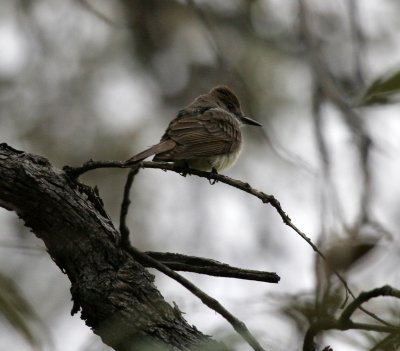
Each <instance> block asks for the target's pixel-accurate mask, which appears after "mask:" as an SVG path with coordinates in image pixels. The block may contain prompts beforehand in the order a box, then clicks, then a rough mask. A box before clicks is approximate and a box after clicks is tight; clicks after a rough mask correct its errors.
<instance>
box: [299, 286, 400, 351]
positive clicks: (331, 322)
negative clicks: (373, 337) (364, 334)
mask: <svg viewBox="0 0 400 351" xmlns="http://www.w3.org/2000/svg"><path fill="white" fill-rule="evenodd" d="M378 296H393V297H396V298H399V299H400V291H399V290H397V289H394V288H392V287H391V286H389V285H385V286H383V287H381V288H377V289H373V290H370V291H366V292H362V293H360V295H359V296H358V297H357V298H355V299H354V301H352V303H350V304H349V305H348V306H347V307H346V308H345V310H344V311H343V312H342V314H341V316H340V317H339V319H334V318H330V317H328V318H323V319H318V320H316V321H315V322H314V323H312V324H311V325H310V327H309V328H308V330H307V332H306V335H305V337H304V343H303V351H314V350H315V344H314V337H315V336H316V335H317V334H318V333H319V332H321V331H323V330H333V329H335V330H349V329H358V330H368V331H376V332H383V333H399V332H400V327H398V326H391V325H376V324H367V323H355V322H353V321H351V320H350V317H351V315H352V314H353V313H354V311H355V310H356V309H357V308H361V305H362V304H363V303H364V302H367V301H368V300H370V299H372V298H374V297H378Z"/></svg>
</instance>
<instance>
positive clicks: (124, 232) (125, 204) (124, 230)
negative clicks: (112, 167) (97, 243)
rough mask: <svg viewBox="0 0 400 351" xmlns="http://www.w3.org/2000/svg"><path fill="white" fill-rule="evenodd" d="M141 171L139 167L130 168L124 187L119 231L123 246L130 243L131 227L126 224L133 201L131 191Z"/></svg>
mask: <svg viewBox="0 0 400 351" xmlns="http://www.w3.org/2000/svg"><path fill="white" fill-rule="evenodd" d="M138 172H139V167H132V168H131V169H130V170H129V173H128V177H127V178H126V183H125V187H124V197H123V200H122V204H121V213H120V218H119V231H120V233H121V244H122V246H127V245H129V243H130V241H129V228H128V226H127V225H126V216H127V214H128V208H129V205H130V203H131V201H130V200H129V191H130V189H131V186H132V183H133V180H134V179H135V176H136V174H138Z"/></svg>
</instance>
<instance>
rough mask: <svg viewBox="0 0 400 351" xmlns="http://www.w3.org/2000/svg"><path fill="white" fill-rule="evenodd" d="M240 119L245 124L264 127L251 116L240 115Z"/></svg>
mask: <svg viewBox="0 0 400 351" xmlns="http://www.w3.org/2000/svg"><path fill="white" fill-rule="evenodd" d="M240 121H241V122H242V123H243V124H248V125H251V126H257V127H262V124H261V123H258V122H257V121H255V120H254V119H251V118H250V117H247V116H240Z"/></svg>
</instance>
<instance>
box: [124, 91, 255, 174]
mask: <svg viewBox="0 0 400 351" xmlns="http://www.w3.org/2000/svg"><path fill="white" fill-rule="evenodd" d="M244 124H248V125H253V126H261V124H260V123H258V122H257V121H255V120H253V119H251V118H249V117H246V116H244V115H243V112H242V110H241V108H240V103H239V99H238V98H237V97H236V95H235V94H234V93H233V92H232V90H230V89H229V88H228V87H226V86H217V87H215V88H213V89H211V90H210V92H209V93H207V94H204V95H200V96H198V97H197V98H196V99H194V100H193V102H191V103H190V104H189V105H188V106H186V107H185V108H184V109H183V110H180V111H179V112H178V114H177V116H176V118H175V119H173V120H172V121H171V122H170V124H169V126H168V128H167V130H166V131H165V133H164V135H163V136H162V138H161V140H160V142H159V143H158V144H156V145H154V146H152V147H150V148H148V149H147V150H145V151H143V152H140V153H139V154H137V155H135V156H133V157H132V158H130V159H129V160H127V161H126V163H127V164H131V163H135V162H140V161H142V160H144V159H145V158H147V157H149V156H152V155H155V156H154V158H153V161H167V162H174V163H175V164H176V165H178V166H182V167H185V166H186V167H189V168H192V169H196V170H201V171H213V172H218V171H221V170H223V169H226V168H228V167H231V166H232V165H233V164H234V163H235V162H236V160H237V158H238V157H239V154H240V151H241V149H242V144H243V142H242V134H241V132H240V127H241V126H242V125H244Z"/></svg>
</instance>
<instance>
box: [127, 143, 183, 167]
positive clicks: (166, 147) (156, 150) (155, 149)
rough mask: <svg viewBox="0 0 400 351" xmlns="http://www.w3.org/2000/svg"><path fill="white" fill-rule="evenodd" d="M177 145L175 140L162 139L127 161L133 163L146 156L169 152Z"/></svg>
mask: <svg viewBox="0 0 400 351" xmlns="http://www.w3.org/2000/svg"><path fill="white" fill-rule="evenodd" d="M175 146H176V143H175V142H174V141H173V140H164V141H160V142H159V143H158V144H156V145H153V146H151V147H149V148H148V149H147V150H144V151H142V152H139V153H138V154H136V155H135V156H133V157H131V158H130V159H128V160H126V161H125V163H127V164H131V163H136V162H140V161H143V160H144V159H145V158H147V157H149V156H152V155H157V154H160V153H162V152H167V151H170V150H172V149H173V148H174V147H175Z"/></svg>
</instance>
